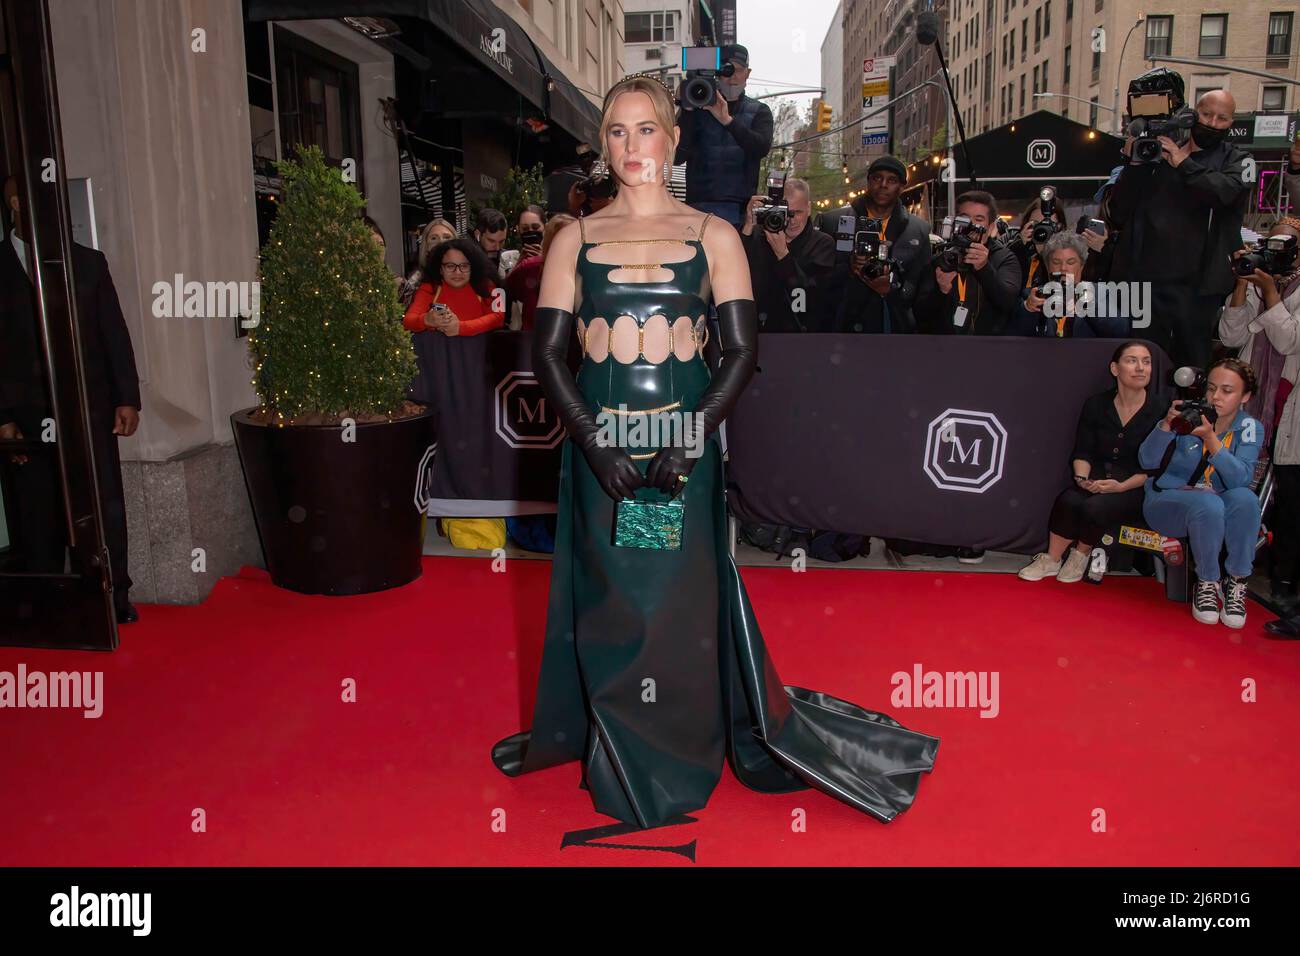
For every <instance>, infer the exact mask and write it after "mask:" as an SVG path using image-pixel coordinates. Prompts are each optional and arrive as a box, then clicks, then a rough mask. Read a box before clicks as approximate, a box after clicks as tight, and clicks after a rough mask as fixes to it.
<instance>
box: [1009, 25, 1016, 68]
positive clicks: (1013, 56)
mask: <svg viewBox="0 0 1300 956" xmlns="http://www.w3.org/2000/svg"><path fill="white" fill-rule="evenodd" d="M1010 65H1011V66H1015V65H1016V28H1015V27H1012V28H1011V64H1010Z"/></svg>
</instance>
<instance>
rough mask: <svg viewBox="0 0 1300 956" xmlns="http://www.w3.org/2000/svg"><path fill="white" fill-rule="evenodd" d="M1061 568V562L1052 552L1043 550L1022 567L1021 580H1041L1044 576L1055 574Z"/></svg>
mask: <svg viewBox="0 0 1300 956" xmlns="http://www.w3.org/2000/svg"><path fill="white" fill-rule="evenodd" d="M1060 570H1061V562H1060V561H1058V560H1056V559H1055V558H1053V557H1052V556H1051V555H1050V554H1047V553H1046V552H1043V553H1041V554H1036V555H1034V560H1032V561H1030V562H1029V563H1028V564H1026V565H1025V566H1024V567H1023V568H1021V569H1020V580H1022V581H1041V580H1043V578H1045V577H1048V576H1050V575H1053V574H1055V573H1056V572H1057V571H1060Z"/></svg>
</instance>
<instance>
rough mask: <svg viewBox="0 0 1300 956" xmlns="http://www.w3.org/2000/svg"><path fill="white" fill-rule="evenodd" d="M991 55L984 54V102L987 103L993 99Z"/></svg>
mask: <svg viewBox="0 0 1300 956" xmlns="http://www.w3.org/2000/svg"><path fill="white" fill-rule="evenodd" d="M992 79H993V54H992V53H985V54H984V102H985V104H987V103H989V102H990V101H991V100H992V99H993V84H992V83H991V82H990V81H991V80H992Z"/></svg>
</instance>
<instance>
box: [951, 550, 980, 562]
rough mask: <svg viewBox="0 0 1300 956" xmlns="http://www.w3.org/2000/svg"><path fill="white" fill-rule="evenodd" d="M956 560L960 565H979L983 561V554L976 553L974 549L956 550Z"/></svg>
mask: <svg viewBox="0 0 1300 956" xmlns="http://www.w3.org/2000/svg"><path fill="white" fill-rule="evenodd" d="M957 560H958V561H960V562H961V563H962V564H979V563H980V562H981V561H983V560H984V552H983V551H982V550H980V551H976V550H975V549H974V548H958V549H957Z"/></svg>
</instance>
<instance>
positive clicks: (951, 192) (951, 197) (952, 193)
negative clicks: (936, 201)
mask: <svg viewBox="0 0 1300 956" xmlns="http://www.w3.org/2000/svg"><path fill="white" fill-rule="evenodd" d="M941 89H942V88H941ZM943 99H944V102H945V103H947V104H948V121H947V122H946V123H944V127H945V130H946V133H945V138H946V139H947V140H948V142H947V152H948V164H947V166H945V167H944V168H945V169H947V170H949V171H951V175H949V177H948V215H950V216H955V215H957V175H956V169H957V157H956V155H955V154H954V153H953V143H954V140H953V137H952V122H953V117H952V97H951V96H948V95H947V92H946V91H944V92H943ZM967 160H968V162H967V165H969V157H967ZM967 172H970V170H969V169H968V170H967Z"/></svg>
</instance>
